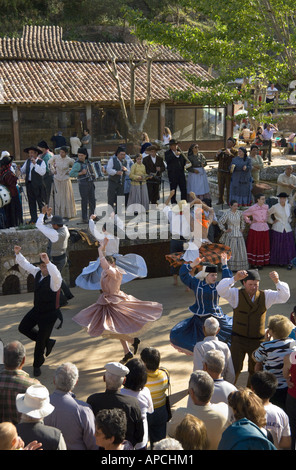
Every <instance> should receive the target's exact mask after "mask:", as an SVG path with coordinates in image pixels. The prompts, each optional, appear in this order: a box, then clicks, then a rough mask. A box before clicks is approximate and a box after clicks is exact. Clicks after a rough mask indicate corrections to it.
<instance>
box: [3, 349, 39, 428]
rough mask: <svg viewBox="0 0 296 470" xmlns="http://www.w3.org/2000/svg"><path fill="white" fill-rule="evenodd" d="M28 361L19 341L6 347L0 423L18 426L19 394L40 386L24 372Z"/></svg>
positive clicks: (37, 381)
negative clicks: (34, 386)
mask: <svg viewBox="0 0 296 470" xmlns="http://www.w3.org/2000/svg"><path fill="white" fill-rule="evenodd" d="M25 360H26V350H25V347H24V346H23V345H22V343H20V342H19V341H12V342H10V343H8V344H6V345H5V346H4V351H3V361H4V368H5V369H4V370H3V371H2V372H1V373H0V422H2V421H10V422H11V423H13V424H17V423H18V422H19V420H20V414H19V413H18V411H17V408H16V404H15V399H16V396H17V394H18V393H25V391H26V390H27V388H28V387H30V385H33V384H39V383H40V382H39V380H37V379H34V378H31V377H30V376H29V374H28V373H27V372H25V371H24V370H23V367H24V365H25Z"/></svg>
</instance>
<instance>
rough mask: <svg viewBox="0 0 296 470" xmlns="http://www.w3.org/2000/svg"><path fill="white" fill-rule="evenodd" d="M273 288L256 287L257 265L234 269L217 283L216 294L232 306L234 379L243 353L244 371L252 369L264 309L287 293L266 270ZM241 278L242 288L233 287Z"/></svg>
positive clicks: (282, 300)
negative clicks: (234, 271) (246, 367)
mask: <svg viewBox="0 0 296 470" xmlns="http://www.w3.org/2000/svg"><path fill="white" fill-rule="evenodd" d="M269 277H270V279H271V280H272V281H273V282H274V283H275V286H276V290H271V289H267V290H260V289H259V283H260V275H259V272H258V270H257V269H250V270H248V271H237V273H236V274H235V275H234V276H233V277H231V278H225V279H222V280H221V281H220V282H219V284H218V285H217V292H218V294H219V296H221V297H223V298H224V299H226V300H227V301H228V302H229V304H230V305H231V307H232V308H233V325H232V339H231V355H232V360H233V365H234V370H235V375H236V380H237V379H238V376H239V374H240V372H241V370H242V368H243V362H244V358H245V355H246V354H248V356H249V360H248V372H249V379H248V384H249V383H250V377H251V375H252V374H253V373H254V368H255V362H254V360H253V358H252V353H253V351H255V349H257V348H258V347H259V345H260V343H261V342H262V341H264V336H265V318H266V312H267V310H268V309H269V308H270V307H271V306H273V305H275V304H284V303H286V302H287V301H288V299H289V297H290V288H289V285H288V284H287V283H286V282H281V281H280V279H279V275H278V273H277V272H276V271H272V272H270V273H269ZM237 281H241V282H242V285H243V288H241V289H238V288H237V287H233V285H234V284H235V283H236V282H237Z"/></svg>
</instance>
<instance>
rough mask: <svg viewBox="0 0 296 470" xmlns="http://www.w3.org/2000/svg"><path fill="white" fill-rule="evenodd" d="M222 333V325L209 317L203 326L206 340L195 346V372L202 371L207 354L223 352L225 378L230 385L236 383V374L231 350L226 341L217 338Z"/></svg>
mask: <svg viewBox="0 0 296 470" xmlns="http://www.w3.org/2000/svg"><path fill="white" fill-rule="evenodd" d="M219 331H220V324H219V322H218V320H217V319H216V318H214V317H209V318H207V319H206V320H205V322H204V324H203V332H204V335H205V337H204V339H203V340H202V341H199V342H198V343H196V345H195V346H194V350H193V370H202V368H203V361H204V357H205V354H206V353H207V352H208V351H211V350H219V351H222V352H223V354H224V357H225V366H224V370H223V374H222V376H223V378H224V379H225V380H227V381H228V382H230V383H234V380H235V374H234V368H233V362H232V357H231V353H230V349H229V347H228V346H227V344H226V343H224V341H220V340H219V339H218V337H217V335H218V333H219Z"/></svg>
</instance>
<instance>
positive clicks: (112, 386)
mask: <svg viewBox="0 0 296 470" xmlns="http://www.w3.org/2000/svg"><path fill="white" fill-rule="evenodd" d="M105 369H106V372H105V374H104V381H105V383H106V389H107V390H119V389H120V388H121V386H122V385H123V384H124V382H125V378H126V376H127V374H128V373H129V369H128V368H127V367H126V366H124V365H123V364H120V362H108V363H107V364H106V365H105Z"/></svg>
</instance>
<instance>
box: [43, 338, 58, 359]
mask: <svg viewBox="0 0 296 470" xmlns="http://www.w3.org/2000/svg"><path fill="white" fill-rule="evenodd" d="M55 343H56V340H55V339H49V340H48V341H47V344H46V347H45V356H46V357H47V356H49V355H50V353H51V351H52V348H53V347H54V345H55Z"/></svg>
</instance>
